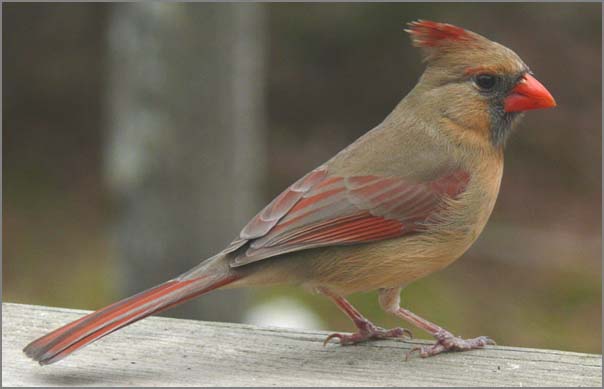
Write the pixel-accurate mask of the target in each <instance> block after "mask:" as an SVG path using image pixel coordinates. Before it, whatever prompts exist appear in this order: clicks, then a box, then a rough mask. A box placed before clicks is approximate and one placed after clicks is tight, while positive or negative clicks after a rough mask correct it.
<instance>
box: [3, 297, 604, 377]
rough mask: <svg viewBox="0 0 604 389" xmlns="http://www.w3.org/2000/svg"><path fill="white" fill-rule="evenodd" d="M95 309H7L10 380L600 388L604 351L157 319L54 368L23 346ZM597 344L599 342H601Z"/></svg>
mask: <svg viewBox="0 0 604 389" xmlns="http://www.w3.org/2000/svg"><path fill="white" fill-rule="evenodd" d="M84 313H86V312H85V311H79V310H71V309H60V308H49V307H42V306H33V305H21V304H9V303H5V304H3V305H2V384H3V386H88V385H91V386H451V385H454V386H502V385H503V386H599V387H601V385H602V356H601V355H596V354H581V353H574V352H565V351H557V350H538V349H529V348H520V347H503V346H489V347H487V348H485V349H483V350H475V351H470V352H464V353H448V354H441V355H438V356H436V357H432V358H427V359H422V358H419V357H418V356H417V354H414V356H413V357H412V358H410V359H409V360H408V361H406V362H405V360H404V359H405V358H404V357H405V354H406V353H407V351H408V350H409V349H410V348H411V347H414V346H416V345H418V344H425V343H426V342H425V341H395V340H384V341H375V342H369V343H364V344H360V345H356V346H348V347H341V346H339V345H336V344H330V345H328V346H327V347H323V344H322V342H323V340H324V339H325V336H326V335H327V333H325V332H320V331H302V330H290V329H276V328H258V327H254V326H250V325H242V324H230V323H213V322H200V321H193V320H181V319H170V318H164V317H151V318H147V319H145V320H143V321H141V322H138V323H135V324H133V325H132V326H130V327H127V328H124V329H123V330H121V331H119V332H116V333H114V334H111V335H110V336H107V337H105V338H103V339H101V340H100V341H98V342H96V343H94V344H92V345H90V346H88V347H86V348H85V349H83V350H80V351H78V352H77V353H75V354H74V355H72V356H70V357H69V358H66V359H64V360H62V361H60V362H58V363H56V364H53V365H50V366H39V365H38V364H36V363H35V362H33V361H31V360H29V359H28V358H27V357H26V356H25V355H24V354H23V353H22V352H21V349H22V348H23V346H24V345H25V344H27V343H28V342H29V341H31V340H33V339H34V338H36V337H38V336H40V335H43V334H44V333H46V332H48V331H49V330H51V329H54V328H56V327H58V326H59V325H61V324H65V323H67V322H69V321H71V320H74V319H76V318H78V317H80V316H81V315H83V314H84ZM594 341H596V340H594Z"/></svg>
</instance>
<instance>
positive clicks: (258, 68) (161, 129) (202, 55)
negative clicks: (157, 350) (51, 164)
mask: <svg viewBox="0 0 604 389" xmlns="http://www.w3.org/2000/svg"><path fill="white" fill-rule="evenodd" d="M264 17H265V16H264V8H263V6H262V5H259V4H219V3H204V4H201V3H197V4H196V3H187V4H174V3H136V4H119V5H114V6H113V10H112V14H111V16H110V23H109V29H108V31H109V55H108V58H109V64H108V65H109V69H110V71H109V78H108V85H109V93H108V104H107V109H108V112H107V115H106V117H107V120H108V122H107V128H108V139H107V140H108V142H107V147H106V172H107V177H108V181H109V184H110V186H111V188H112V190H113V191H114V193H115V194H116V208H117V210H118V212H117V223H116V225H115V237H116V240H115V241H116V249H117V257H118V259H119V261H118V263H119V265H118V274H119V280H117V281H118V283H119V287H120V290H119V294H120V295H121V296H125V295H129V294H132V293H136V292H138V291H140V290H143V289H145V288H148V287H151V286H153V285H155V284H157V283H158V282H161V281H163V280H165V279H168V278H171V277H173V276H176V275H178V274H180V273H181V272H183V271H185V270H188V269H189V268H191V267H193V266H195V265H196V264H198V263H199V262H200V260H202V259H204V258H207V257H208V256H210V255H212V254H214V253H216V252H217V251H219V250H221V249H222V248H224V246H225V245H226V244H228V243H229V242H230V241H231V240H232V239H233V238H234V237H235V236H236V235H237V234H238V232H239V230H240V229H241V228H242V227H243V225H244V224H245V223H246V222H247V220H248V219H249V218H250V217H251V216H253V215H254V214H255V213H256V212H257V211H258V210H259V209H260V208H261V205H262V204H261V203H260V198H261V196H260V195H261V184H262V181H263V178H264V172H265V158H264V155H265V150H264V147H265V141H264V138H265V136H264V135H265V132H264V120H263V115H264V106H263V103H264V96H263V58H264V52H263V50H264ZM244 300H245V298H244V294H242V292H240V291H227V292H216V293H213V294H211V295H209V296H205V297H203V298H200V299H198V300H196V301H195V302H193V303H190V304H187V305H186V306H185V307H184V308H185V309H183V308H180V309H176V310H173V311H170V315H171V316H187V317H190V318H198V319H205V320H221V321H240V320H241V317H242V314H243V312H242V310H243V309H244V305H245V301H244Z"/></svg>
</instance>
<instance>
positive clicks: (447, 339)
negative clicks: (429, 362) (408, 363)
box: [405, 330, 497, 360]
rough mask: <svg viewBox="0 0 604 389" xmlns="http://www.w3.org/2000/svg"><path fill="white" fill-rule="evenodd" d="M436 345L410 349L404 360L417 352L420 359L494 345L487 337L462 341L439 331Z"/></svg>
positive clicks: (446, 332)
mask: <svg viewBox="0 0 604 389" xmlns="http://www.w3.org/2000/svg"><path fill="white" fill-rule="evenodd" d="M434 337H435V338H436V343H435V344H433V345H432V346H423V347H414V348H412V349H411V350H410V351H409V352H408V353H407V356H406V358H405V360H407V359H409V356H410V355H411V354H413V353H414V352H416V351H417V352H419V355H420V356H421V357H422V358H426V357H431V356H434V355H437V354H440V353H442V352H446V351H467V350H474V349H477V348H482V347H484V346H486V345H487V344H490V345H495V344H497V343H495V341H494V340H493V339H491V338H489V337H487V336H479V337H477V338H473V339H462V338H460V337H457V336H454V335H453V334H451V333H450V332H449V331H445V330H443V331H440V332H438V333H437V334H436V335H434Z"/></svg>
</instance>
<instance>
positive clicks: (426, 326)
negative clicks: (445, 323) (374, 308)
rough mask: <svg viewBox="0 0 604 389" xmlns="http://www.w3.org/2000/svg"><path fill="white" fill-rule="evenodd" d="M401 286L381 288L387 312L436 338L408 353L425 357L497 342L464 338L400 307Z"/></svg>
mask: <svg viewBox="0 0 604 389" xmlns="http://www.w3.org/2000/svg"><path fill="white" fill-rule="evenodd" d="M400 292H401V289H400V288H388V289H380V297H379V301H380V306H381V307H382V309H384V310H385V311H386V312H388V313H390V314H393V315H395V316H397V317H400V318H402V319H404V320H406V321H408V322H409V323H411V324H413V325H414V326H416V327H419V328H421V329H423V330H424V331H426V332H428V333H430V334H431V335H432V336H434V337H435V338H436V343H435V344H433V345H432V346H428V347H415V348H413V349H411V351H409V352H408V353H407V358H409V355H410V354H412V353H413V352H415V351H418V352H419V355H420V356H421V357H423V358H425V357H431V356H433V355H436V354H440V353H442V352H444V351H466V350H473V349H477V348H481V347H484V346H486V345H487V344H495V342H494V341H493V340H492V339H491V338H488V337H486V336H479V337H478V338H473V339H462V338H460V337H457V336H455V335H453V334H452V333H450V332H449V331H447V330H445V329H444V328H442V327H440V326H438V325H436V324H434V323H432V322H429V321H428V320H426V319H423V318H421V317H419V316H417V315H416V314H415V313H413V312H411V311H409V310H407V309H405V308H401V307H400Z"/></svg>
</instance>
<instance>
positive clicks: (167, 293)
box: [23, 276, 239, 365]
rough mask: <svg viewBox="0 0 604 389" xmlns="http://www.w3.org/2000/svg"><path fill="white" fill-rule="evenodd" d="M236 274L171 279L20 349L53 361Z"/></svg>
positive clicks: (217, 284) (28, 353)
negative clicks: (181, 279) (219, 276)
mask: <svg viewBox="0 0 604 389" xmlns="http://www.w3.org/2000/svg"><path fill="white" fill-rule="evenodd" d="M238 278H239V277H238V276H225V277H221V278H216V277H207V276H204V277H199V278H194V279H190V280H183V281H180V280H171V281H168V282H165V283H163V284H161V285H158V286H156V287H154V288H151V289H149V290H146V291H144V292H141V293H139V294H137V295H134V296H132V297H129V298H127V299H124V300H122V301H118V302H117V303H114V304H111V305H109V306H108V307H105V308H103V309H100V310H98V311H96V312H92V313H90V314H88V315H86V316H84V317H82V318H81V319H78V320H76V321H74V322H72V323H69V324H67V325H65V326H63V327H61V328H59V329H57V330H55V331H53V332H51V333H49V334H47V335H45V336H43V337H41V338H39V339H36V340H34V341H33V342H31V343H30V344H28V345H27V346H26V347H25V348H24V349H23V351H24V352H25V354H26V355H27V356H28V357H30V358H32V359H34V360H36V361H38V362H39V363H40V364H41V365H48V364H50V363H54V362H57V361H59V360H61V359H63V358H64V357H66V356H67V355H69V354H71V353H72V352H74V351H76V350H78V349H80V348H82V347H84V346H86V345H87V344H89V343H92V342H94V341H95V340H97V339H100V338H102V337H103V336H105V335H108V334H110V333H111V332H113V331H116V330H117V329H119V328H122V327H124V326H127V325H128V324H132V323H134V322H136V321H138V320H141V319H143V318H145V317H147V316H149V315H152V314H154V313H158V312H161V311H164V310H166V309H168V308H171V307H173V306H175V305H178V304H181V303H183V302H185V301H187V300H190V299H192V298H194V297H197V296H199V295H201V294H204V293H207V292H209V291H211V290H214V289H217V288H219V287H221V286H223V285H226V284H229V283H231V282H233V281H235V280H237V279H238Z"/></svg>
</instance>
